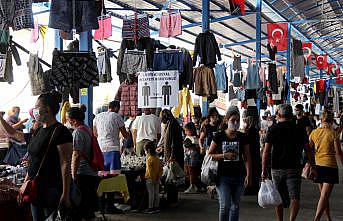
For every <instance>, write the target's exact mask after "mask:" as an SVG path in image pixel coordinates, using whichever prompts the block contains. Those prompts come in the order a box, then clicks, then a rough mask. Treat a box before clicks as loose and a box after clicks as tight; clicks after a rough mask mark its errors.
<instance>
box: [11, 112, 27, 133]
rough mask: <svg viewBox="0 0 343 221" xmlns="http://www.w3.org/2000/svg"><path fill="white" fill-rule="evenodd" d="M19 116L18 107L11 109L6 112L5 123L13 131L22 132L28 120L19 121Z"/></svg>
mask: <svg viewBox="0 0 343 221" xmlns="http://www.w3.org/2000/svg"><path fill="white" fill-rule="evenodd" d="M19 114H20V107H12V109H11V110H10V111H9V112H8V117H7V119H6V121H7V123H8V124H9V125H11V126H12V127H13V128H14V129H16V130H20V131H22V130H23V129H24V128H25V126H24V124H25V123H26V122H27V121H28V119H24V120H21V119H20V118H19Z"/></svg>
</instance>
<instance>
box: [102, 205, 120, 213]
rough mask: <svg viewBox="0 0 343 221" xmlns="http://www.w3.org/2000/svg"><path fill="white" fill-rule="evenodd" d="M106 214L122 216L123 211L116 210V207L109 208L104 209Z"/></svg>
mask: <svg viewBox="0 0 343 221" xmlns="http://www.w3.org/2000/svg"><path fill="white" fill-rule="evenodd" d="M105 213H106V214H123V210H121V209H118V208H116V207H114V206H113V207H110V208H106V209H105Z"/></svg>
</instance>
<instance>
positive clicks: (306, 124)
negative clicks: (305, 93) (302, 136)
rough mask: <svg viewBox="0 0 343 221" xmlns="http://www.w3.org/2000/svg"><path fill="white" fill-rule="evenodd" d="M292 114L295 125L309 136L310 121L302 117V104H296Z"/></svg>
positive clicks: (310, 129)
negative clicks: (293, 114)
mask: <svg viewBox="0 0 343 221" xmlns="http://www.w3.org/2000/svg"><path fill="white" fill-rule="evenodd" d="M294 112H295V117H296V119H295V120H296V123H297V125H298V126H299V127H300V128H302V129H303V130H304V132H305V133H307V135H310V133H311V131H312V130H313V128H312V126H311V122H310V120H309V119H308V118H307V117H306V116H304V106H303V105H302V104H297V105H296V106H295V108H294Z"/></svg>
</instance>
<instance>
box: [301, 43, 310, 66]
mask: <svg viewBox="0 0 343 221" xmlns="http://www.w3.org/2000/svg"><path fill="white" fill-rule="evenodd" d="M302 48H303V52H304V58H305V62H306V64H307V65H308V66H310V65H311V63H312V43H310V42H309V43H303V47H302Z"/></svg>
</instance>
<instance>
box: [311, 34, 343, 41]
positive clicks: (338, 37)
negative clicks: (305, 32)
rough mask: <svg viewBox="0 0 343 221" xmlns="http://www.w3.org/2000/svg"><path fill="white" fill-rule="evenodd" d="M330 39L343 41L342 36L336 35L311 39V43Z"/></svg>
mask: <svg viewBox="0 0 343 221" xmlns="http://www.w3.org/2000/svg"><path fill="white" fill-rule="evenodd" d="M331 39H343V36H342V35H336V36H322V37H318V38H311V39H310V40H311V41H316V40H331Z"/></svg>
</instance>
